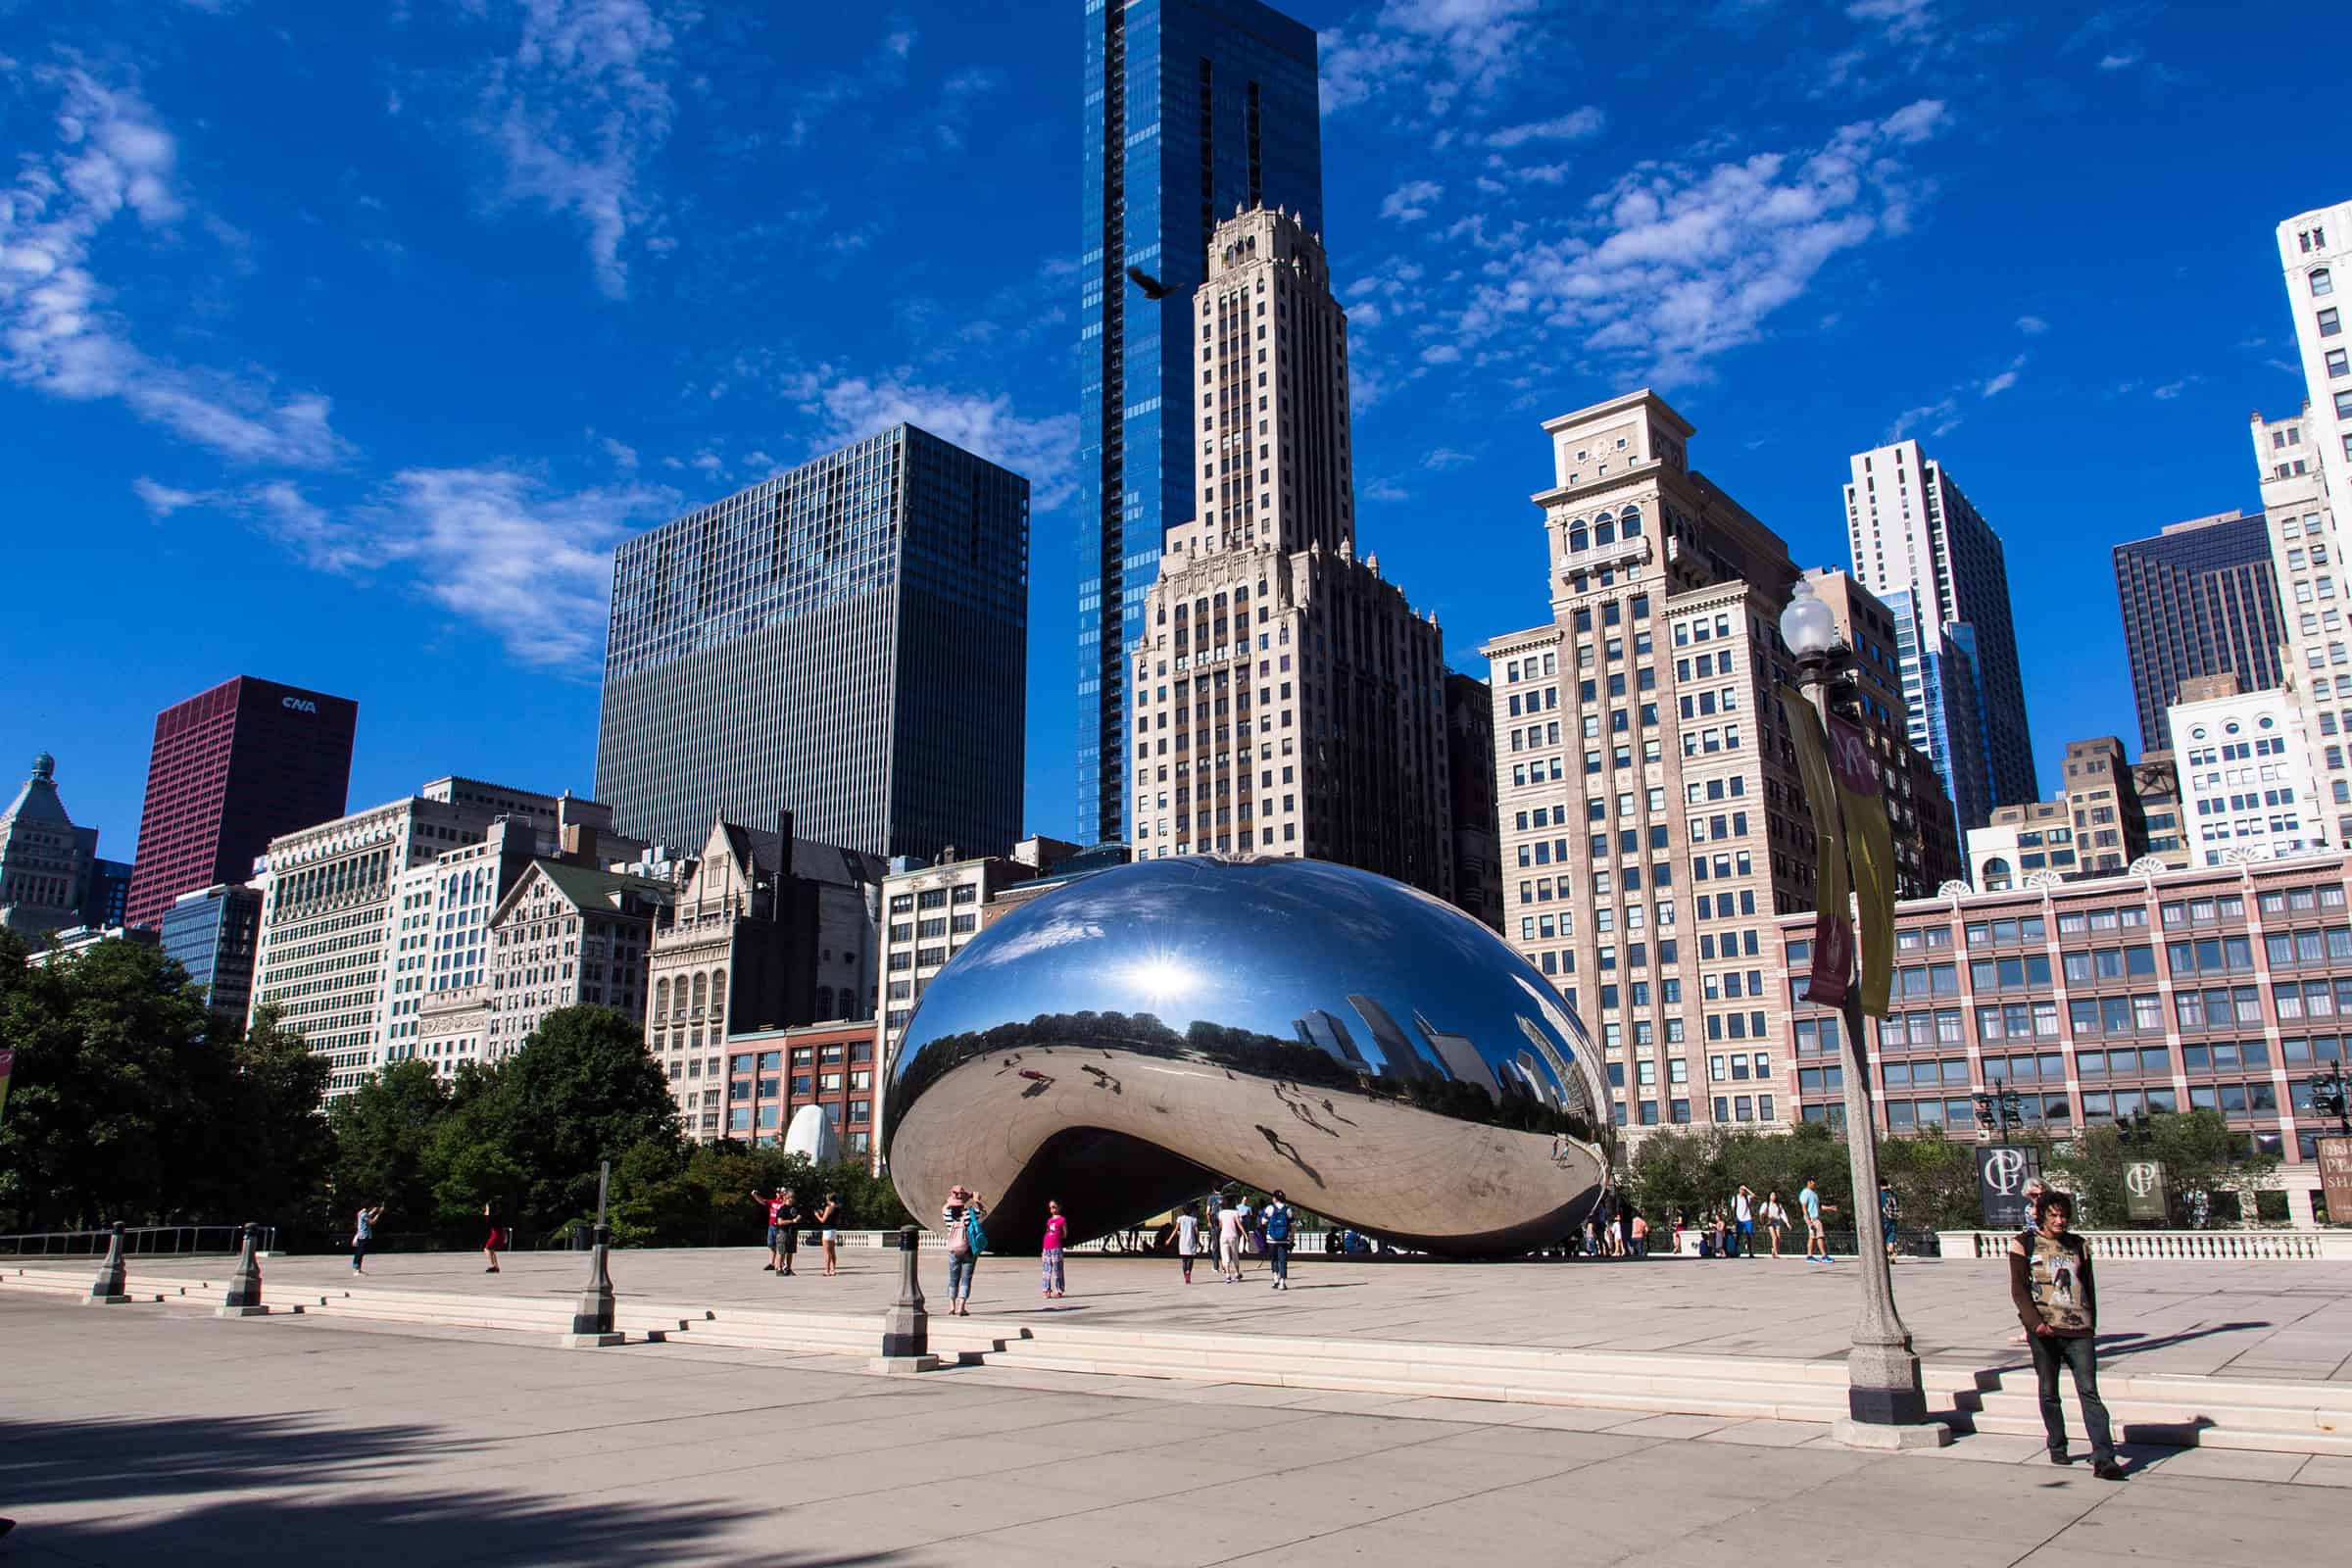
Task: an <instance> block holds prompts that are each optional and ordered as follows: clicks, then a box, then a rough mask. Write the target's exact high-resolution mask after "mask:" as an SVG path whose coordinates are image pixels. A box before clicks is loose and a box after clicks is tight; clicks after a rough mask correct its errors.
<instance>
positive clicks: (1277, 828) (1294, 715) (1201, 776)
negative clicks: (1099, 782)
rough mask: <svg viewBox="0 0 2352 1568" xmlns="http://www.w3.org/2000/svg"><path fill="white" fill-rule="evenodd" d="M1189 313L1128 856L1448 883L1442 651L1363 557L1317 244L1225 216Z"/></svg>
mask: <svg viewBox="0 0 2352 1568" xmlns="http://www.w3.org/2000/svg"><path fill="white" fill-rule="evenodd" d="M1193 321H1194V326H1193V332H1194V346H1195V355H1194V359H1195V363H1197V364H1198V365H1199V366H1200V368H1201V377H1200V379H1199V381H1198V382H1196V383H1195V384H1194V387H1193V405H1192V411H1191V419H1192V422H1193V423H1194V424H1195V425H1196V426H1197V427H1198V428H1197V429H1196V430H1195V432H1194V433H1195V436H1196V437H1197V439H1198V446H1197V448H1196V450H1195V452H1194V459H1195V461H1196V462H1198V463H1199V464H1200V470H1199V473H1198V475H1197V477H1196V480H1195V485H1194V496H1195V501H1194V514H1193V518H1192V520H1190V521H1188V522H1185V523H1183V524H1181V525H1180V526H1177V527H1175V528H1171V529H1170V530H1169V531H1168V534H1167V538H1166V541H1165V545H1164V548H1163V550H1162V552H1161V555H1160V562H1159V579H1158V580H1157V581H1156V582H1154V583H1153V584H1152V588H1151V590H1150V592H1149V593H1148V594H1147V595H1146V598H1145V610H1144V632H1143V635H1142V636H1140V637H1138V638H1136V639H1135V641H1134V643H1133V644H1132V645H1131V647H1130V648H1129V650H1128V654H1129V657H1130V659H1131V660H1132V661H1133V663H1132V666H1131V668H1132V673H1133V676H1134V683H1133V692H1134V697H1133V705H1134V711H1135V719H1134V732H1133V735H1132V739H1131V744H1132V745H1133V747H1134V751H1133V753H1132V754H1131V756H1132V759H1133V763H1132V766H1131V768H1130V770H1129V780H1130V787H1131V788H1132V790H1133V791H1134V806H1135V809H1134V812H1133V815H1132V821H1133V822H1134V832H1135V853H1136V855H1137V857H1138V858H1143V857H1147V856H1166V855H1170V854H1175V855H1208V854H1228V853H1240V854H1245V855H1250V854H1255V855H1297V856H1307V857H1310V858H1315V859H1323V860H1336V861H1338V862H1339V863H1341V864H1343V865H1353V866H1360V867H1362V868H1363V869H1365V870H1369V871H1377V872H1380V873H1382V874H1383V875H1386V876H1392V877H1395V878H1397V880H1399V881H1402V882H1407V883H1410V884H1412V885H1413V886H1415V887H1418V888H1421V889H1423V890H1424V891H1426V892H1430V893H1435V894H1437V895H1439V896H1440V897H1450V896H1451V895H1452V892H1453V833H1452V822H1451V814H1450V801H1451V798H1450V796H1449V794H1448V780H1447V774H1446V660H1445V644H1444V639H1443V637H1442V636H1441V634H1440V631H1439V628H1438V623H1437V621H1436V619H1435V617H1433V616H1425V615H1422V614H1420V613H1416V612H1415V611H1414V610H1413V608H1412V607H1411V606H1410V605H1409V604H1408V603H1406V601H1405V597H1404V594H1403V592H1402V591H1401V590H1400V589H1399V588H1397V585H1396V584H1394V583H1392V582H1389V581H1387V580H1385V579H1384V578H1383V577H1382V576H1381V574H1380V562H1379V558H1378V557H1369V558H1365V559H1361V560H1359V559H1358V558H1357V556H1356V552H1355V516H1354V485H1353V481H1352V479H1351V477H1350V471H1351V470H1350V467H1349V447H1348V319H1347V316H1346V313H1344V312H1343V311H1342V310H1341V309H1340V304H1339V301H1338V300H1337V299H1336V298H1334V296H1333V294H1332V291H1331V271H1330V268H1329V265H1328V263H1327V262H1326V260H1325V258H1324V254H1323V246H1322V243H1321V242H1320V240H1318V239H1317V238H1316V237H1315V236H1314V235H1312V234H1310V233H1309V232H1307V229H1306V227H1305V225H1304V224H1303V223H1302V222H1301V221H1299V218H1298V217H1297V216H1296V215H1294V214H1289V213H1279V212H1269V211H1267V210H1266V209H1265V208H1262V207H1261V208H1256V209H1253V210H1251V211H1250V212H1246V213H1238V214H1236V215H1235V216H1234V217H1233V218H1231V219H1229V220H1227V221H1224V222H1221V223H1219V224H1218V225H1217V228H1216V233H1215V236H1214V238H1213V240H1212V241H1211V244H1210V246H1209V255H1208V280H1207V281H1206V282H1205V283H1203V284H1201V288H1200V289H1199V290H1198V291H1197V292H1196V293H1195V295H1194V297H1193Z"/></svg>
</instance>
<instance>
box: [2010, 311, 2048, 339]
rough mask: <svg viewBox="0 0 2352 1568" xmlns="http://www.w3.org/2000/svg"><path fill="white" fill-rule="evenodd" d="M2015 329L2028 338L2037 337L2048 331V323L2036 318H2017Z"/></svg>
mask: <svg viewBox="0 0 2352 1568" xmlns="http://www.w3.org/2000/svg"><path fill="white" fill-rule="evenodd" d="M2017 329H2018V330H2019V331H2020V332H2023V333H2025V334H2026V336H2028V337H2039V336H2041V334H2042V333H2044V332H2047V331H2048V330H2049V329H2050V323H2049V322H2047V321H2045V320H2043V319H2041V318H2040V317H2038V316H2021V317H2019V318H2018V319H2017Z"/></svg>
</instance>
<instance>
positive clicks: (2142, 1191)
mask: <svg viewBox="0 0 2352 1568" xmlns="http://www.w3.org/2000/svg"><path fill="white" fill-rule="evenodd" d="M2124 1213H2125V1215H2126V1216H2127V1217H2129V1218H2131V1219H2135V1220H2140V1221H2143V1222H2144V1221H2153V1222H2154V1223H2156V1224H2158V1225H2161V1224H2163V1223H2164V1222H2165V1220H2166V1219H2168V1218H2169V1217H2171V1214H2172V1207H2171V1205H2170V1204H2169V1203H2168V1202H2167V1201H2166V1200H2165V1191H2164V1162H2163V1161H2162V1160H2158V1159H2133V1160H2127V1161H2125V1163H2124Z"/></svg>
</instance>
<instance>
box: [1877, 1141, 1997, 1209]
mask: <svg viewBox="0 0 2352 1568" xmlns="http://www.w3.org/2000/svg"><path fill="white" fill-rule="evenodd" d="M1879 1174H1880V1175H1881V1176H1883V1177H1885V1178H1886V1179H1887V1183H1888V1184H1889V1185H1890V1186H1892V1187H1893V1188H1894V1196H1895V1200H1896V1201H1898V1202H1900V1203H1901V1204H1902V1205H1903V1221H1902V1222H1903V1224H1904V1226H1905V1227H1907V1228H1916V1229H1920V1230H1936V1231H1943V1230H1973V1229H1975V1228H1976V1227H1977V1226H1978V1225H1979V1224H1981V1223H1983V1221H1984V1210H1983V1205H1982V1203H1981V1202H1980V1201H1979V1199H1978V1194H1977V1154H1976V1147H1975V1146H1974V1145H1973V1144H1965V1143H1960V1142H1957V1141H1955V1140H1952V1139H1947V1138H1945V1137H1944V1136H1943V1135H1942V1134H1941V1133H1940V1132H1937V1133H1936V1134H1935V1135H1934V1136H1929V1135H1927V1134H1922V1135H1921V1136H1919V1137H1917V1138H1884V1139H1881V1140H1880V1141H1879Z"/></svg>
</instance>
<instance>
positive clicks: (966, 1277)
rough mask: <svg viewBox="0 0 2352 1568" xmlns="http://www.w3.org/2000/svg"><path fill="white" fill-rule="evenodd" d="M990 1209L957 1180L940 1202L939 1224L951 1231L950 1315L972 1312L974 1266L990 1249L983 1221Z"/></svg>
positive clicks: (949, 1253) (949, 1256)
mask: <svg viewBox="0 0 2352 1568" xmlns="http://www.w3.org/2000/svg"><path fill="white" fill-rule="evenodd" d="M987 1213H988V1209H987V1206H986V1205H985V1204H983V1203H982V1202H981V1201H980V1195H979V1194H978V1193H975V1192H973V1191H972V1190H971V1189H970V1188H969V1187H966V1186H964V1185H963V1184H962V1183H961V1182H957V1183H956V1185H955V1186H953V1187H951V1188H949V1189H948V1201H947V1202H945V1203H944V1204H942V1205H941V1206H940V1210H939V1228H940V1229H941V1230H944V1231H946V1232H947V1233H948V1315H949V1316H950V1317H970V1316H971V1315H972V1268H973V1265H975V1264H977V1263H978V1262H979V1261H980V1254H981V1253H982V1252H984V1251H986V1250H988V1232H986V1231H984V1230H982V1229H981V1228H980V1221H981V1220H982V1219H983V1218H985V1217H986V1215H987Z"/></svg>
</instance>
